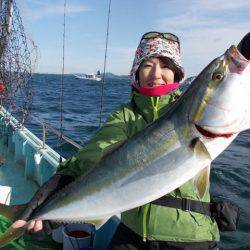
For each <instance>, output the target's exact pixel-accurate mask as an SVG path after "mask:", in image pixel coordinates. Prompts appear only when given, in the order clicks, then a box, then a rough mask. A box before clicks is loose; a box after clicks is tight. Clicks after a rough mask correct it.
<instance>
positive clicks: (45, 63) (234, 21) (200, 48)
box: [16, 0, 250, 76]
mask: <svg viewBox="0 0 250 250" xmlns="http://www.w3.org/2000/svg"><path fill="white" fill-rule="evenodd" d="M16 2H17V5H18V7H19V9H20V14H21V16H22V18H23V23H24V26H25V30H26V33H27V35H28V36H29V37H30V38H32V40H34V42H35V43H36V45H37V46H38V49H39V60H38V65H37V68H36V72H40V73H61V69H62V47H63V44H62V41H63V9H64V0H53V1H51V0H17V1H16ZM108 2H109V0H67V5H66V6H67V7H66V43H65V72H66V73H92V72H96V71H97V70H98V69H100V70H101V71H103V62H104V53H105V39H106V29H107V15H108ZM249 13H250V1H247V0H237V1H235V0H220V1H218V0H112V5H111V17H110V31H109V46H108V58H107V70H106V71H108V72H112V73H115V74H129V71H130V68H131V64H132V60H133V57H134V51H135V49H136V47H137V45H138V42H139V39H140V37H141V35H142V34H143V33H145V32H148V31H153V30H156V31H161V32H172V33H175V34H176V35H178V36H179V38H180V41H181V51H182V62H183V66H184V68H185V71H186V76H190V75H195V74H197V73H199V72H200V71H201V70H202V68H203V67H205V66H206V65H207V64H208V63H209V62H210V61H211V60H212V59H213V58H215V57H216V56H219V55H220V54H222V53H223V52H224V51H225V50H226V49H227V48H228V47H229V46H230V45H231V44H237V43H238V42H239V41H240V40H241V38H242V37H243V36H244V34H246V33H247V32H249V31H250V14H249Z"/></svg>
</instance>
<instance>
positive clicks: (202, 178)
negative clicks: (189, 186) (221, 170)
mask: <svg viewBox="0 0 250 250" xmlns="http://www.w3.org/2000/svg"><path fill="white" fill-rule="evenodd" d="M209 179H210V164H209V165H208V166H206V167H205V168H203V169H202V170H201V171H200V172H199V173H198V174H197V175H196V177H195V186H196V188H197V191H198V193H199V195H200V196H201V197H203V196H204V194H205V192H206V190H207V189H208V188H209V183H210V182H209Z"/></svg>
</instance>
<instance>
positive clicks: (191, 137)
mask: <svg viewBox="0 0 250 250" xmlns="http://www.w3.org/2000/svg"><path fill="white" fill-rule="evenodd" d="M249 65H250V63H249V61H248V60H247V59H245V58H244V57H243V56H242V55H241V54H240V53H239V51H238V50H237V48H236V47H235V46H231V47H230V48H229V49H228V50H227V51H226V52H225V54H223V55H222V56H220V57H218V58H216V59H215V60H214V61H212V62H211V63H210V64H209V65H208V66H207V67H206V68H205V69H204V70H203V71H202V72H201V73H200V75H199V76H198V77H197V78H196V79H195V80H194V81H193V83H192V84H191V86H190V87H189V88H188V90H187V91H186V92H185V93H184V94H183V95H182V96H181V97H180V98H179V100H178V101H176V102H175V103H174V104H173V105H172V107H171V108H170V109H169V110H168V112H167V113H166V114H165V115H163V116H162V117H160V118H159V119H158V120H157V121H155V122H154V123H152V124H150V125H149V126H147V127H146V128H145V129H143V130H142V131H141V132H139V133H137V134H136V135H134V136H133V137H132V138H131V139H129V140H128V141H125V142H124V143H123V144H122V145H120V146H119V147H117V148H116V149H115V150H113V151H112V152H109V153H107V155H106V156H105V157H104V158H103V159H102V160H101V161H100V162H99V163H98V164H97V165H96V166H93V168H92V169H91V170H90V171H89V172H88V173H85V174H83V175H82V176H80V177H79V178H78V179H77V180H76V181H74V182H73V183H71V184H70V185H68V186H67V187H66V188H64V189H62V190H61V191H59V192H58V193H57V194H56V195H54V196H53V197H51V198H50V201H49V202H46V203H45V204H42V205H40V207H39V208H38V209H37V210H36V212H35V213H33V214H32V216H31V217H30V219H41V220H59V221H67V220H69V221H77V220H81V221H95V222H96V223H97V222H98V221H103V220H106V219H108V218H109V217H110V216H112V215H114V214H117V213H120V212H123V211H125V210H129V209H132V208H135V207H138V206H140V205H142V204H145V203H148V202H150V201H153V200H155V199H157V198H159V197H161V196H163V195H165V194H167V193H169V192H171V191H172V190H174V189H176V188H177V187H179V186H181V185H182V184H184V183H185V182H187V181H188V180H190V179H193V181H194V182H195V184H196V187H197V192H199V193H200V195H203V194H204V192H205V190H206V188H208V183H209V182H208V180H209V171H210V163H211V161H212V160H213V159H215V158H216V157H217V156H218V155H219V154H220V153H221V152H222V151H223V150H224V149H225V148H226V147H227V146H228V145H229V144H230V143H231V142H232V141H233V139H234V138H235V137H236V136H237V134H238V133H239V132H241V131H243V130H246V129H249V128H250V101H249V100H250V66H249ZM5 211H6V210H5ZM6 213H7V212H6ZM9 217H11V216H9ZM19 230H21V229H19ZM19 232H20V231H19ZM14 235H18V233H17V231H16V230H13V229H12V228H10V229H9V231H7V232H6V233H5V234H4V237H3V238H4V239H3V240H2V242H1V239H0V246H1V244H2V245H3V244H6V242H7V241H8V240H10V239H12V238H13V237H14ZM6 239H8V240H6Z"/></svg>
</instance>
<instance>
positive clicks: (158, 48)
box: [130, 37, 183, 89]
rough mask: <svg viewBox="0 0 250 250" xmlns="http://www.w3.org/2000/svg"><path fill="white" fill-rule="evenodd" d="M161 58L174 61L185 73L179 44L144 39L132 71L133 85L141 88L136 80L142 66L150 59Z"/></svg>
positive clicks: (137, 52)
mask: <svg viewBox="0 0 250 250" xmlns="http://www.w3.org/2000/svg"><path fill="white" fill-rule="evenodd" d="M161 56H162V57H168V58H170V59H172V60H173V62H174V64H175V65H176V66H177V67H179V68H180V69H181V70H182V71H183V69H182V66H181V57H180V49H179V44H178V43H177V42H175V41H170V40H167V39H164V38H161V37H156V38H152V39H143V40H142V41H141V42H140V44H139V46H138V48H137V50H136V52H135V59H134V62H133V66H132V69H131V71H130V76H131V80H132V85H133V86H134V87H136V88H137V89H138V87H139V84H138V81H137V80H136V72H137V70H138V68H139V66H140V64H141V63H142V62H143V61H144V60H147V59H148V58H150V57H161Z"/></svg>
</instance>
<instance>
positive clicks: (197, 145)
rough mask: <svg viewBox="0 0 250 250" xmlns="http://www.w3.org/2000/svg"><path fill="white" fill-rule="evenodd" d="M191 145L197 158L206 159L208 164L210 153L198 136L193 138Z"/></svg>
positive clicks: (210, 159)
mask: <svg viewBox="0 0 250 250" xmlns="http://www.w3.org/2000/svg"><path fill="white" fill-rule="evenodd" d="M191 147H192V148H193V150H194V153H195V155H196V157H197V158H200V159H201V160H204V159H205V160H208V161H209V164H210V162H211V161H212V158H211V155H210V153H209V152H208V150H207V148H206V146H205V145H204V143H203V142H202V141H201V139H200V138H195V139H193V141H192V142H191Z"/></svg>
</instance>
